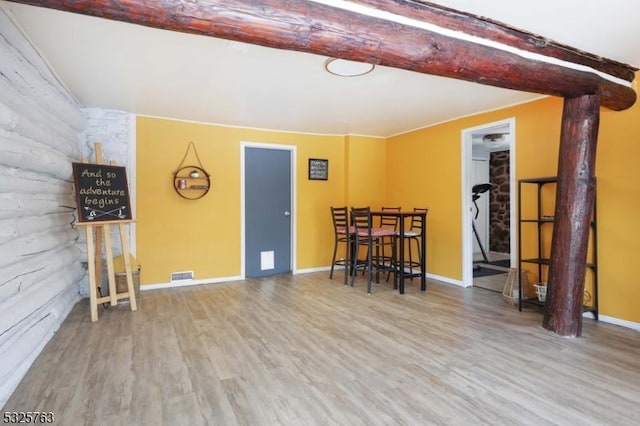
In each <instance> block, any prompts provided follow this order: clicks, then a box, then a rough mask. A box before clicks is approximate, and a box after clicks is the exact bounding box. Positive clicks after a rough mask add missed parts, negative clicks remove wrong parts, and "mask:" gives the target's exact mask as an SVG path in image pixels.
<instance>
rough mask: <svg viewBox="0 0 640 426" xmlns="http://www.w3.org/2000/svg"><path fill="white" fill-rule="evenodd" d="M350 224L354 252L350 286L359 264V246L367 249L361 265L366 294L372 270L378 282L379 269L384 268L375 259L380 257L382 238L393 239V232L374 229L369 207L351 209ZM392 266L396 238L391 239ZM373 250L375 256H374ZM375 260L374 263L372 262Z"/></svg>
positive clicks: (369, 290)
mask: <svg viewBox="0 0 640 426" xmlns="http://www.w3.org/2000/svg"><path fill="white" fill-rule="evenodd" d="M351 222H352V224H353V226H354V227H355V233H354V240H353V241H354V246H355V251H354V253H353V258H352V265H353V266H352V268H351V285H352V286H353V283H354V280H355V277H356V268H357V266H358V264H359V261H358V257H359V256H358V255H359V248H360V247H361V246H365V247H367V259H366V261H364V262H363V263H361V264H362V265H363V266H364V267H365V269H366V271H367V293H369V294H370V293H371V278H372V276H373V268H376V282H380V269H383V268H384V265H381V264H380V263H379V262H378V261H377V259H378V258H379V256H380V248H381V247H383V246H382V240H383V238H384V237H394V236H395V235H396V233H395V231H393V230H391V229H385V228H374V227H373V226H372V220H371V209H370V208H369V207H362V208H354V207H352V208H351ZM392 241H393V242H394V243H393V247H392V251H391V253H392V265H395V252H396V250H395V241H396V238H392ZM374 250H375V256H374V254H373V253H374ZM374 258H375V259H376V262H375V263H374V262H373V260H374Z"/></svg>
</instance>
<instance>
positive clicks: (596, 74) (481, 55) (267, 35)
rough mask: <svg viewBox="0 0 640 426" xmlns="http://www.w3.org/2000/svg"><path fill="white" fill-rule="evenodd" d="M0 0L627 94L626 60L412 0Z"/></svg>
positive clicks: (460, 73)
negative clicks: (586, 51) (618, 61)
mask: <svg viewBox="0 0 640 426" xmlns="http://www.w3.org/2000/svg"><path fill="white" fill-rule="evenodd" d="M9 1H13V2H15V3H24V4H30V5H34V6H41V7H47V8H52V9H58V10H63V11H68V12H74V13H81V14H85V15H91V16H96V17H101V18H107V19H112V20H118V21H122V22H128V23H133V24H138V25H144V26H148V27H153V28H160V29H166V30H172V31H180V32H185V33H192V34H200V35H206V36H212V37H217V38H224V39H229V40H237V41H242V42H246V43H252V44H258V45H262V46H268V47H273V48H278V49H286V50H296V51H302V52H308V53H314V54H319V55H324V56H329V57H335V58H342V59H349V60H354V61H361V62H369V63H374V64H378V65H385V66H389V67H395V68H401V69H406V70H411V71H416V72H420V73H425V74H433V75H439V76H443V77H449V78H456V79H460V80H466V81H471V82H476V83H480V84H486V85H491V86H496V87H502V88H507V89H514V90H519V91H525V92H533V93H540V94H545V95H553V96H560V97H564V98H575V97H578V96H582V95H598V96H600V99H601V103H602V106H604V107H607V108H610V109H613V110H624V109H627V108H629V107H631V106H632V105H633V104H634V103H635V101H636V93H635V91H634V90H633V88H632V87H631V84H630V82H631V81H632V80H633V78H634V73H635V71H636V70H635V68H633V67H631V66H629V65H624V64H620V63H617V62H614V61H610V60H607V59H603V58H599V57H597V56H594V55H590V54H586V53H584V52H581V51H579V50H576V49H572V48H569V47H567V46H563V45H560V44H556V43H552V42H549V41H548V40H545V39H543V38H541V37H539V36H536V35H533V34H528V33H526V32H523V31H520V30H517V29H514V28H510V27H508V26H506V25H502V24H498V23H496V22H495V21H490V20H486V19H484V18H480V17H477V16H474V15H470V14H466V13H462V12H457V11H452V10H451V9H448V8H444V7H441V6H437V5H434V4H430V3H426V2H420V1H415V0H350V1H343V0H315V1H308V0H252V1H248V0H208V1H204V0H203V1H195V0H174V1H146V0H137V1H136V0H9ZM329 3H330V4H329ZM440 28H443V29H444V31H440ZM451 30H453V31H451ZM460 34H463V35H462V38H460V37H459V35H460ZM467 36H472V37H473V38H472V39H469V38H467ZM505 46H506V48H505ZM529 54H533V56H531V55H529Z"/></svg>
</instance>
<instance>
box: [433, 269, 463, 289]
mask: <svg viewBox="0 0 640 426" xmlns="http://www.w3.org/2000/svg"><path fill="white" fill-rule="evenodd" d="M427 278H428V279H430V280H435V281H440V282H443V283H445V284H453V285H456V286H458V287H468V286H465V285H464V283H463V282H462V281H460V280H455V279H453V278H449V277H443V276H442V275H435V274H430V273H428V272H427ZM428 287H429V285H428V284H427V290H428Z"/></svg>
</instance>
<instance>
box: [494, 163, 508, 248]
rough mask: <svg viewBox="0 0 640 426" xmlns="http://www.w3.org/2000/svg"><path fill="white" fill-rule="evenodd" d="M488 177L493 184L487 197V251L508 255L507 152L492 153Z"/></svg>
mask: <svg viewBox="0 0 640 426" xmlns="http://www.w3.org/2000/svg"><path fill="white" fill-rule="evenodd" d="M489 176H490V178H489V179H490V181H491V183H492V184H493V189H492V190H491V193H490V196H489V203H490V207H489V210H490V213H489V233H490V237H489V241H490V244H489V251H492V252H497V253H507V254H508V253H510V244H509V241H510V225H511V223H510V211H509V204H510V195H509V191H510V187H509V186H510V185H509V151H498V152H492V153H491V157H490V160H489Z"/></svg>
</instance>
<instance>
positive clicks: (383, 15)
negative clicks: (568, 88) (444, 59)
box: [312, 0, 632, 87]
mask: <svg viewBox="0 0 640 426" xmlns="http://www.w3.org/2000/svg"><path fill="white" fill-rule="evenodd" d="M312 1H314V2H316V3H321V4H324V5H327V6H331V7H335V8H338V9H342V10H348V11H350V12H354V13H357V14H360V15H366V16H370V17H374V18H379V19H383V20H385V21H389V22H395V23H398V24H401V25H407V26H410V27H414V28H420V29H422V30H427V31H431V32H434V33H437V34H442V35H444V36H446V37H451V38H455V39H458V40H463V41H468V42H471V43H475V44H479V45H481V46H487V47H491V48H493V49H496V50H501V51H503V52H508V53H512V54H514V55H518V56H520V57H522V58H526V59H531V60H534V61H539V62H544V63H547V64H551V65H557V66H560V67H563V68H568V69H574V70H577V71H581V72H587V73H594V74H597V75H599V76H600V77H601V78H603V79H605V80H609V81H611V82H613V83H615V84H619V85H620V86H624V87H632V84H631V82H630V81H626V80H624V79H621V78H618V77H615V76H613V75H610V74H607V73H605V72H602V71H599V70H597V69H595V68H592V67H589V66H586V65H582V64H576V63H574V62H569V61H564V60H562V59H558V58H554V57H551V56H545V55H541V54H540V53H536V52H529V51H527V50H523V49H519V48H517V47H514V46H510V45H508V44H504V43H500V42H497V41H494V40H490V39H486V38H481V37H478V36H474V35H470V34H466V33H463V32H462V31H456V30H451V29H449V28H445V27H440V26H438V25H435V24H432V23H430V22H425V21H420V20H418V19H413V18H409V17H406V16H402V15H398V14H396V13H392V12H387V11H385V10H380V9H375V8H373V7H370V6H366V5H363V4H358V3H351V2H350V1H347V0H312Z"/></svg>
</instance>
